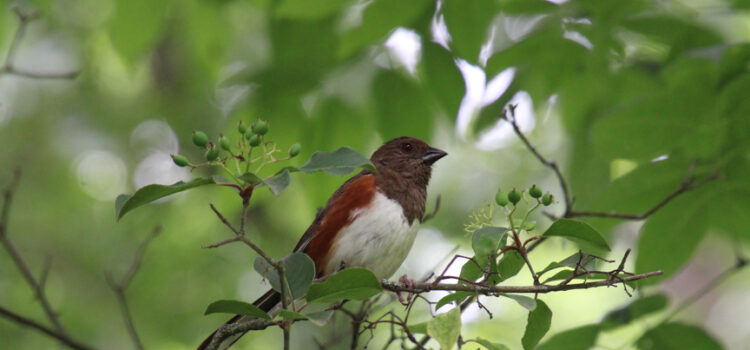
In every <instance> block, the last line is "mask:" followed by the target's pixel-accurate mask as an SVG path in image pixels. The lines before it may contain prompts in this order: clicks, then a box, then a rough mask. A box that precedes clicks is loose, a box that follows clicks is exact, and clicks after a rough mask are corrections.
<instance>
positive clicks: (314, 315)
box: [305, 310, 333, 327]
mask: <svg viewBox="0 0 750 350" xmlns="http://www.w3.org/2000/svg"><path fill="white" fill-rule="evenodd" d="M332 315H333V310H323V311H318V312H311V313H307V314H305V316H307V319H308V320H310V322H312V323H313V324H315V325H316V326H321V327H322V326H325V325H326V324H328V322H329V321H330V320H331V316H332Z"/></svg>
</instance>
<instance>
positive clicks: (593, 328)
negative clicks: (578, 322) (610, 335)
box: [537, 325, 599, 350]
mask: <svg viewBox="0 0 750 350" xmlns="http://www.w3.org/2000/svg"><path fill="white" fill-rule="evenodd" d="M598 335H599V325H588V326H583V327H578V328H574V329H570V330H567V331H564V332H560V333H557V334H555V335H553V336H551V337H550V338H549V339H548V340H547V341H546V342H544V343H543V344H542V345H539V347H538V348H537V350H588V349H591V348H592V347H593V346H594V345H595V344H596V338H597V336H598Z"/></svg>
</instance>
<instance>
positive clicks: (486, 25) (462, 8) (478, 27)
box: [442, 0, 498, 64]
mask: <svg viewBox="0 0 750 350" xmlns="http://www.w3.org/2000/svg"><path fill="white" fill-rule="evenodd" d="M497 3H498V2H497V1H495V0H458V1H456V0H449V1H446V2H444V3H443V6H442V12H443V14H444V16H445V24H446V25H447V27H448V31H449V32H450V33H451V36H452V37H453V38H455V40H453V41H451V43H450V46H451V49H452V51H453V52H455V53H456V55H457V56H459V57H462V58H464V59H466V60H467V61H469V62H471V63H473V64H476V63H477V62H478V61H479V50H480V49H481V47H482V44H484V42H485V41H486V40H487V38H488V37H489V31H490V21H492V18H493V17H495V15H496V14H497V7H496V4H497Z"/></svg>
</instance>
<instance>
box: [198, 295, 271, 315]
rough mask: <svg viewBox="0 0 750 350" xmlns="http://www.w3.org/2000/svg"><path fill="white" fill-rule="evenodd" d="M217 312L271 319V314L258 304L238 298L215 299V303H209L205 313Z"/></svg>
mask: <svg viewBox="0 0 750 350" xmlns="http://www.w3.org/2000/svg"><path fill="white" fill-rule="evenodd" d="M215 313H224V314H236V315H245V316H252V317H257V318H263V319H266V320H270V319H271V316H269V315H268V314H267V313H266V312H265V311H263V310H261V309H259V308H258V307H257V306H255V305H253V304H249V303H246V302H243V301H237V300H219V301H214V302H213V303H211V304H210V305H208V307H207V308H206V312H204V313H203V314H204V315H208V314H215Z"/></svg>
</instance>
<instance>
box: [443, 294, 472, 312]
mask: <svg viewBox="0 0 750 350" xmlns="http://www.w3.org/2000/svg"><path fill="white" fill-rule="evenodd" d="M472 295H474V293H470V292H454V293H451V294H448V295H446V296H444V297H442V298H440V300H438V302H437V304H435V311H437V310H439V309H440V308H441V307H443V306H445V305H448V304H451V303H454V302H455V303H456V305H459V304H461V302H463V301H464V299H466V298H468V297H470V296H472Z"/></svg>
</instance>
